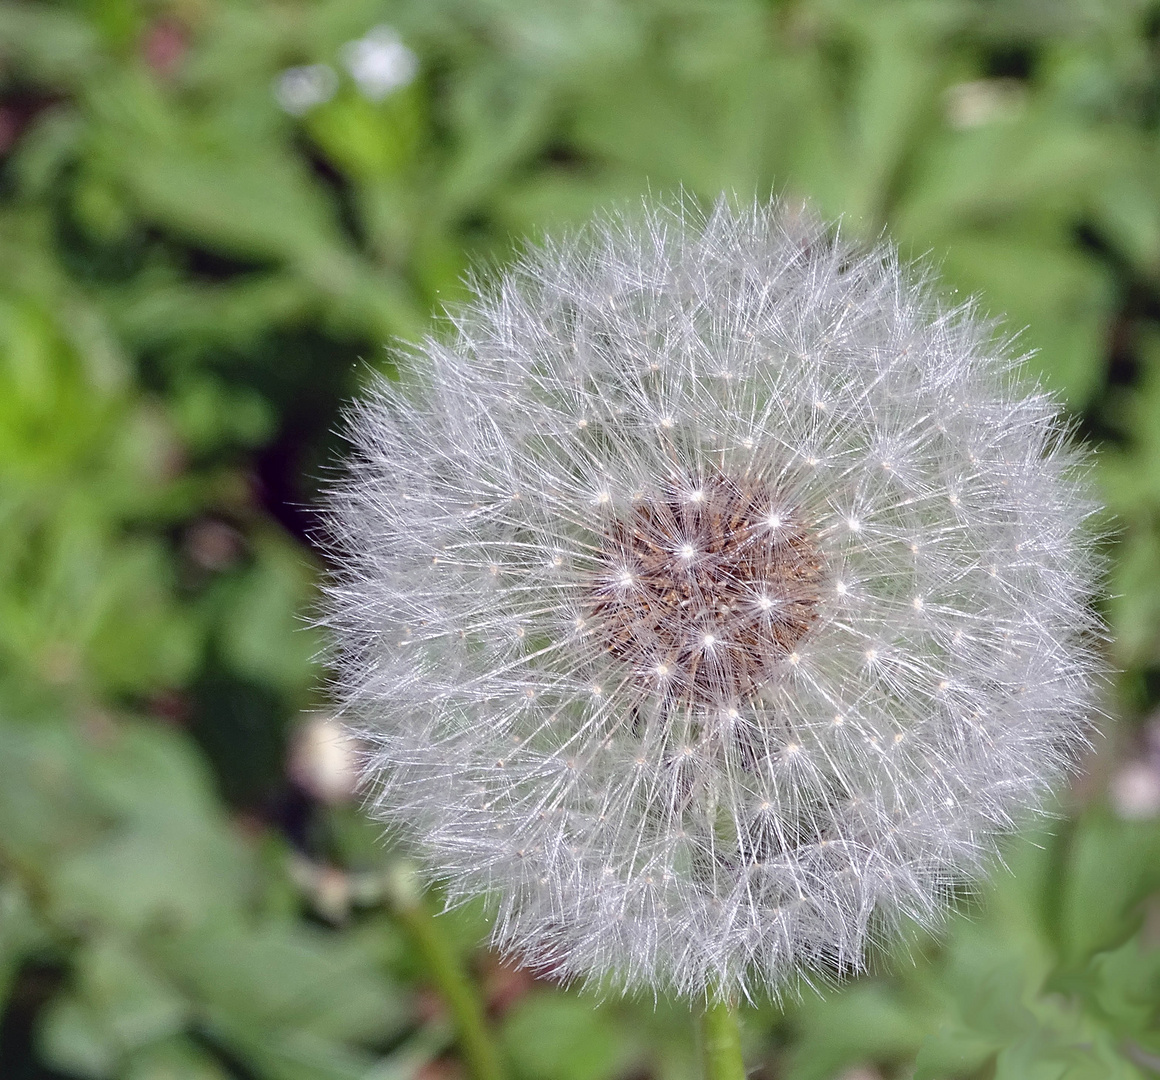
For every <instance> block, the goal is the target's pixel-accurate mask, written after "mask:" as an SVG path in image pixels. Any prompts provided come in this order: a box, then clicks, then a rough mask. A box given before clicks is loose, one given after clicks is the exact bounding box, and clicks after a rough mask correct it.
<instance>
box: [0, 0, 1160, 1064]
mask: <svg viewBox="0 0 1160 1080" xmlns="http://www.w3.org/2000/svg"><path fill="white" fill-rule="evenodd" d="M383 25H387V26H390V27H392V28H393V30H394V32H395V33H396V34H397V35H398V39H392V38H391V37H390V36H389V35H387V36H386V37H384V35H383V34H382V33H381V32H380V33H379V35H378V37H377V38H374V34H373V33H372V31H373V30H374V28H375V27H378V26H383ZM368 34H371V37H372V38H374V40H377V41H378V42H379V47H380V50H381V49H382V48H383V46H382V42H383V41H384V40H386V41H392V40H393V41H395V46H396V48H395V52H394V53H393V54H391V53H390V52H389V51H388V52H387V53H382V52H381V51H380V54H379V60H380V62H381V64H386V63H387V61H389V60H391V58H392V56H393V60H394V62H395V64H396V68H395V69H394V74H393V75H392V70H391V69H390V66H389V64H387V67H386V69H385V70H386V74H385V75H383V71H382V70H380V72H379V74H380V75H381V76H383V78H385V79H386V82H385V83H384V82H381V81H380V83H379V84H377V85H376V84H375V83H374V80H373V78H371V76H372V75H373V74H374V73H373V72H372V73H371V75H368V74H367V72H366V71H361V72H360V71H359V70H358V69H357V66H356V65H353V64H352V62H351V57H352V56H353V53H352V52H351V47H350V44H349V43H351V42H352V41H357V40H359V39H362V40H363V41H364V42H366V41H368V40H371V39H368V38H367V37H366V35H368ZM399 41H401V42H402V43H404V44H405V47H406V49H409V50H411V51H412V53H413V55H414V57H415V58H417V71H416V72H409V71H407V70H405V66H404V68H399V67H398V66H397V65H398V62H399V57H400V55H403V56H406V55H410V54H400V53H399V51H398V43H399ZM319 65H325V67H319ZM412 74H413V75H414V77H413V78H410V75H412ZM392 81H393V82H394V83H397V85H389V84H390V83H391V82H392ZM1158 124H1160V6H1158V5H1157V4H1156V3H1153V2H1148V3H1146V2H1144V0H1086V2H1085V0H1051V2H1048V0H877V2H869V0H783V2H775V0H315V2H305V0H300V2H289V0H284V2H278V0H72V2H67V3H66V2H59V3H45V2H38V3H33V2H12V0H0V154H2V158H0V1076H2V1077H4V1078H5V1080H9V1078H12V1080H33V1078H36V1080H49V1078H58V1080H59V1078H65V1077H76V1078H83V1080H122V1078H123V1080H224V1078H238V1080H355V1078H359V1080H405V1078H410V1077H415V1076H418V1075H422V1076H423V1077H424V1078H425V1080H437V1078H440V1077H450V1076H455V1075H457V1073H456V1071H455V1069H456V1064H455V1062H456V1050H455V1046H454V1039H453V1034H452V1031H451V1028H450V1026H449V1022H448V1018H447V1014H446V1011H445V1010H444V1009H443V1008H442V1007H441V1006H440V1005H439V1002H438V1000H437V999H436V998H434V997H433V996H432V994H431V992H430V989H429V981H430V980H429V977H428V974H427V973H426V972H425V970H424V967H423V962H422V957H421V955H420V954H419V953H418V952H417V951H416V948H415V945H414V943H413V942H412V941H411V940H410V939H409V937H408V935H407V934H406V933H405V931H404V928H403V926H402V925H401V923H400V922H399V921H398V920H396V919H395V918H394V917H393V916H392V912H391V905H390V903H389V899H390V895H391V894H390V888H389V884H388V883H389V880H390V874H391V870H392V867H393V866H394V864H395V861H396V859H397V854H396V853H395V852H393V851H392V850H391V849H390V848H389V847H388V846H385V845H383V844H381V843H380V842H379V837H378V833H377V830H376V829H375V827H373V826H370V825H369V824H367V823H366V822H364V821H362V820H361V818H360V817H359V815H358V813H357V810H356V809H354V807H353V806H352V805H350V801H349V798H345V799H344V797H343V794H344V793H343V790H342V788H341V783H340V784H339V785H338V787H337V788H336V787H335V782H334V777H333V776H331V779H330V780H327V779H326V775H328V774H325V767H326V762H327V761H329V760H330V758H328V757H327V754H326V753H325V752H324V751H325V748H322V749H320V746H319V744H318V743H317V741H315V742H311V741H310V740H309V739H307V738H304V736H303V735H302V732H304V731H308V730H312V729H310V728H302V727H301V726H300V725H301V724H302V722H303V718H304V717H305V716H306V715H307V714H309V713H310V711H311V710H319V709H322V708H324V707H325V695H324V691H323V689H322V687H323V685H324V672H321V671H320V670H318V668H317V666H316V665H315V664H314V663H313V661H312V657H313V656H314V655H315V654H316V651H317V649H318V646H319V642H318V640H317V638H316V636H315V634H314V632H313V631H311V630H310V629H308V628H307V627H306V625H305V623H304V621H303V614H304V613H305V612H306V611H308V609H309V605H310V603H311V599H312V596H313V590H314V588H315V582H316V580H317V576H318V573H319V570H320V565H319V561H318V558H317V557H316V556H315V555H314V554H312V552H311V549H310V546H309V542H308V537H309V529H310V525H311V523H312V518H311V511H310V505H311V500H312V498H313V497H314V495H315V492H316V490H317V486H318V485H319V483H320V482H321V480H322V478H324V477H325V475H326V472H327V469H328V467H329V466H328V463H329V462H331V461H333V459H334V455H335V454H336V452H337V449H338V447H337V442H336V438H335V436H334V434H333V432H334V431H335V428H336V423H337V410H338V407H339V404H340V402H341V401H342V399H343V398H344V397H346V396H349V395H351V394H353V393H355V392H356V391H357V386H358V382H359V380H360V378H362V373H363V372H364V371H365V370H366V369H367V368H366V366H372V367H374V366H380V365H387V364H389V363H390V362H391V356H392V351H391V350H392V345H391V343H392V342H394V341H396V340H398V339H400V338H402V339H405V338H408V337H413V336H414V335H416V334H420V333H422V332H423V331H424V329H425V328H426V327H428V326H430V325H431V323H432V319H433V317H435V316H436V315H437V313H438V310H439V308H440V305H442V304H445V303H448V302H454V300H455V299H456V298H457V297H458V296H461V295H462V293H463V285H462V276H463V274H464V272H465V271H466V270H467V269H468V267H469V266H472V265H485V266H486V265H487V264H489V263H491V262H495V261H502V260H503V259H504V258H505V257H506V256H507V254H508V253H509V252H510V251H511V249H512V245H513V243H514V242H516V239H517V238H518V237H520V236H522V235H525V234H533V235H534V234H535V233H537V232H538V231H540V230H543V229H546V228H550V227H556V226H559V225H560V224H561V223H564V222H570V221H577V220H580V219H583V218H584V217H586V216H587V215H588V214H589V213H590V212H591V211H592V210H593V209H594V208H595V207H599V206H603V205H607V204H609V203H612V202H622V201H624V200H625V199H630V198H635V197H637V196H638V195H640V194H641V193H643V192H646V191H651V192H653V193H654V194H663V193H666V192H672V191H675V190H676V189H677V188H678V187H682V186H683V187H684V188H685V189H686V190H687V191H688V192H689V193H690V194H692V195H693V196H696V197H703V198H707V199H709V198H712V197H714V196H715V195H717V194H718V193H719V192H720V191H722V190H727V191H735V192H738V193H739V194H740V195H742V196H743V197H751V196H754V195H757V196H765V195H767V194H768V193H770V192H771V191H777V192H785V193H788V194H790V195H792V196H795V197H796V196H808V197H810V198H812V199H813V200H814V201H815V203H816V204H817V206H818V207H819V208H820V209H821V210H822V211H823V212H824V213H825V214H827V215H839V214H842V215H845V220H846V223H847V227H849V228H851V229H854V230H856V231H859V232H863V233H865V234H866V235H869V236H872V235H875V234H877V233H878V232H879V231H880V230H881V229H883V228H887V229H888V230H889V232H890V234H891V235H892V236H894V237H895V238H896V239H897V240H898V241H900V242H901V244H902V245H903V248H904V250H905V251H906V252H908V253H910V254H911V255H915V256H923V255H926V256H928V257H929V258H930V259H932V260H933V261H934V262H936V263H937V264H938V265H939V266H940V267H941V269H942V271H943V274H944V276H945V279H946V283H947V288H948V290H949V289H956V288H957V289H959V290H961V291H962V293H963V294H968V293H977V294H978V295H979V296H980V297H981V300H980V303H981V305H982V306H983V309H984V310H985V311H988V312H993V313H996V314H998V313H1006V315H1007V321H1006V322H1005V323H1004V324H1003V326H1004V328H1005V330H1006V331H1007V332H1012V331H1018V332H1019V337H1018V339H1017V340H1018V342H1019V344H1020V346H1021V347H1022V348H1024V349H1026V350H1028V351H1034V355H1033V356H1032V358H1031V360H1030V366H1031V367H1032V369H1033V370H1034V371H1035V372H1036V373H1038V374H1039V375H1040V376H1041V377H1042V379H1043V380H1044V381H1045V382H1046V383H1047V384H1048V385H1050V386H1051V387H1053V388H1054V389H1056V390H1057V391H1058V392H1059V393H1060V394H1061V395H1063V397H1064V398H1065V400H1066V401H1067V403H1068V405H1069V407H1070V409H1071V410H1072V412H1073V414H1074V416H1075V417H1076V421H1077V424H1078V426H1079V429H1080V430H1081V431H1082V432H1083V433H1084V434H1085V435H1086V436H1087V437H1090V438H1091V439H1093V440H1095V441H1097V442H1098V443H1099V445H1100V447H1101V452H1100V455H1099V463H1098V477H1099V481H1100V483H1101V485H1102V487H1103V491H1104V493H1105V496H1106V499H1107V501H1108V503H1109V505H1110V507H1111V510H1112V512H1113V515H1114V517H1113V518H1112V519H1111V520H1113V521H1114V527H1115V530H1116V532H1115V536H1114V541H1113V542H1110V543H1109V555H1110V567H1111V569H1110V589H1109V591H1110V595H1111V599H1110V600H1109V601H1108V603H1107V614H1108V618H1109V620H1110V624H1111V628H1112V632H1113V637H1112V640H1111V643H1110V645H1109V649H1110V652H1111V656H1112V660H1113V662H1114V663H1115V664H1116V665H1117V667H1118V668H1119V669H1121V670H1122V675H1121V676H1120V677H1119V678H1118V681H1117V685H1116V689H1115V693H1114V695H1113V698H1112V702H1111V704H1110V705H1109V709H1110V711H1112V712H1115V713H1116V714H1118V716H1119V717H1120V718H1121V719H1120V722H1119V724H1118V725H1117V727H1116V728H1115V729H1114V732H1113V735H1112V736H1111V737H1110V738H1108V739H1107V740H1105V741H1104V742H1103V743H1102V744H1101V745H1100V746H1099V747H1098V748H1097V753H1096V754H1095V755H1094V756H1093V761H1092V766H1091V769H1090V770H1089V777H1088V779H1087V780H1086V781H1085V782H1084V784H1083V785H1082V786H1081V789H1080V790H1077V791H1076V792H1074V793H1072V794H1071V795H1069V796H1068V798H1067V800H1066V811H1067V812H1066V814H1065V815H1064V816H1063V817H1062V818H1061V820H1060V821H1059V822H1057V823H1056V824H1055V826H1054V828H1052V829H1049V830H1046V831H1041V832H1039V833H1037V834H1035V835H1033V836H1028V837H1025V838H1022V839H1019V840H1018V841H1013V842H1012V844H1011V845H1010V847H1009V853H1008V863H1009V869H1000V870H999V871H998V872H997V874H996V876H995V878H994V881H993V883H992V884H991V885H989V886H987V887H986V888H985V889H984V890H983V893H982V895H981V896H980V897H979V898H976V899H973V900H971V901H969V902H965V903H964V911H963V914H962V915H961V916H958V917H956V919H955V920H954V921H953V923H952V926H951V928H950V931H949V933H948V934H947V935H946V936H945V937H943V938H941V939H939V940H937V941H927V940H912V941H911V942H910V943H909V945H908V947H907V948H906V949H905V950H903V952H902V954H901V955H898V956H893V957H891V956H884V957H883V958H882V959H881V962H880V964H879V968H880V970H881V972H882V973H881V974H878V975H874V976H872V977H867V978H863V979H860V980H857V981H855V982H853V983H851V984H849V985H848V986H847V987H846V988H844V989H841V990H839V991H830V992H826V993H824V994H822V995H820V996H819V995H814V994H812V993H810V992H807V993H806V994H805V995H804V997H803V999H802V1001H801V1002H800V1003H797V1002H791V1003H788V1004H787V1005H786V1006H785V1008H784V1009H782V1010H777V1009H774V1008H773V1007H772V1006H766V1007H761V1008H758V1009H755V1010H752V1011H751V1012H750V1013H749V1014H748V1016H747V1020H746V1035H747V1039H748V1045H747V1055H748V1057H749V1060H750V1061H751V1063H752V1065H753V1067H754V1069H755V1070H756V1072H755V1075H760V1076H762V1077H775V1076H776V1077H785V1078H787V1080H827V1078H830V1077H839V1076H846V1077H848V1078H853V1077H854V1076H859V1077H862V1078H863V1080H866V1078H873V1077H878V1076H882V1077H893V1076H898V1077H904V1076H905V1077H909V1076H913V1077H915V1078H927V1080H949V1078H958V1077H962V1078H967V1077H978V1078H994V1080H1015V1078H1033V1080H1040V1078H1042V1080H1064V1078H1066V1080H1088V1078H1091V1080H1096V1078H1103V1077H1109V1078H1112V1077H1114V1078H1124V1080H1128V1078H1133V1080H1134V1078H1140V1077H1146V1076H1149V1075H1160V727H1157V725H1156V722H1155V721H1154V720H1151V719H1149V718H1150V716H1151V715H1152V712H1153V710H1154V709H1155V708H1156V706H1157V705H1158V704H1160V142H1158V138H1157V129H1158ZM364 365H366V366H364ZM296 733H297V734H296ZM1149 738H1151V739H1152V740H1153V741H1152V743H1151V744H1150V745H1151V749H1150V750H1149V748H1148V747H1149V743H1148V739H1149ZM291 743H293V748H292V749H291ZM332 766H333V763H332ZM332 771H333V768H332ZM1149 778H1151V779H1149ZM338 779H339V780H341V776H339V778H338ZM1109 782H1110V785H1111V792H1112V798H1110V799H1109V798H1108V796H1107V794H1106V793H1107V790H1108V786H1109ZM1149 783H1151V784H1152V785H1153V786H1152V787H1151V788H1150V787H1149V786H1148V785H1149ZM440 925H441V926H442V929H443V932H444V933H445V934H446V935H447V937H448V940H449V941H450V942H451V944H452V947H453V948H454V949H455V950H456V951H457V953H458V954H459V955H460V956H461V957H463V959H464V961H465V962H466V963H468V964H469V965H470V966H471V969H472V970H473V971H474V972H475V973H476V975H477V976H478V979H479V981H480V984H481V986H482V987H483V990H484V992H485V994H486V996H487V1000H488V1003H489V1007H490V1010H491V1013H492V1018H493V1020H494V1023H495V1026H496V1029H497V1032H498V1037H499V1039H500V1043H501V1046H502V1047H503V1048H504V1051H505V1053H506V1055H507V1057H508V1059H509V1062H510V1065H511V1069H512V1073H513V1075H514V1077H516V1078H517V1080H603V1078H614V1077H623V1078H629V1077H635V1078H650V1077H657V1078H665V1080H669V1078H671V1080H683V1078H686V1077H692V1076H694V1075H696V1067H695V1064H694V1060H693V1045H692V1037H691V1035H690V1034H689V1031H688V1023H687V1016H686V1015H685V1013H684V1012H683V1010H682V1009H681V1008H680V1007H679V1006H673V1005H670V1004H668V1003H665V1002H660V1003H654V1002H652V1001H646V1002H637V1003H632V1002H630V1003H620V1002H604V1003H602V1004H599V1005H597V1004H596V1003H595V1002H594V1001H592V1000H591V999H588V998H584V997H579V996H577V995H575V994H572V993H565V992H563V991H560V990H558V989H556V988H553V987H552V986H550V985H548V984H547V983H545V982H544V981H542V980H536V979H534V978H533V977H532V976H531V975H530V974H528V973H526V972H520V971H517V970H513V969H511V968H507V967H504V966H503V965H500V964H498V963H497V962H496V961H495V960H494V958H491V957H489V956H487V955H486V954H485V953H482V952H481V951H479V949H478V943H479V941H480V940H481V939H482V937H483V936H484V934H485V927H486V923H485V921H484V920H483V918H482V917H481V915H480V914H479V913H478V912H457V913H453V914H450V915H447V916H443V917H441V920H440Z"/></svg>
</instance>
